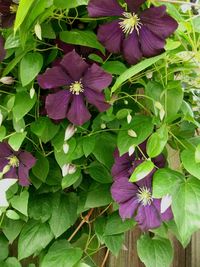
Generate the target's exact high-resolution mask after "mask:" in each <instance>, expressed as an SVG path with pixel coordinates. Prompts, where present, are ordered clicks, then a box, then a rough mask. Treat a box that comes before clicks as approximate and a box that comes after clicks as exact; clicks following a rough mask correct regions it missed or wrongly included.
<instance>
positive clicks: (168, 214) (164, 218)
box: [153, 199, 173, 221]
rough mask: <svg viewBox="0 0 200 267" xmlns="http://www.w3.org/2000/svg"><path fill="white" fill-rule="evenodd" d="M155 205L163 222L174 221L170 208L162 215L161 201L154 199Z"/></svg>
mask: <svg viewBox="0 0 200 267" xmlns="http://www.w3.org/2000/svg"><path fill="white" fill-rule="evenodd" d="M153 203H154V206H155V207H156V209H157V210H158V212H160V216H161V219H162V221H170V220H172V219H173V213H172V210H171V207H169V208H168V209H167V210H166V211H165V212H163V213H161V199H154V201H153Z"/></svg>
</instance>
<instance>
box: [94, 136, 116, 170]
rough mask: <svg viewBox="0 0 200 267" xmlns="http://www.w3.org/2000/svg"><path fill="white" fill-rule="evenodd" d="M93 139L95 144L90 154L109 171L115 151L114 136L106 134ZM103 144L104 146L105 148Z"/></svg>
mask: <svg viewBox="0 0 200 267" xmlns="http://www.w3.org/2000/svg"><path fill="white" fill-rule="evenodd" d="M95 137H96V143H95V147H94V150H93V152H92V153H93V154H94V156H95V158H96V159H97V160H98V161H99V162H101V163H103V164H104V165H105V166H106V167H108V169H110V168H111V167H112V165H113V163H114V159H113V153H114V150H115V149H116V139H115V136H113V135H111V134H108V133H102V134H99V135H96V136H95ZM104 144H106V146H105V145H104Z"/></svg>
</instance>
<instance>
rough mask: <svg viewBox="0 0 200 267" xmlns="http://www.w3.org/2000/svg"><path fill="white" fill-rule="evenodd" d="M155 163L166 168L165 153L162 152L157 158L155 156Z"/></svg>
mask: <svg viewBox="0 0 200 267" xmlns="http://www.w3.org/2000/svg"><path fill="white" fill-rule="evenodd" d="M153 163H154V164H155V165H156V166H157V167H158V168H164V167H165V164H166V160H165V157H164V155H163V154H160V155H159V156H157V157H156V158H153Z"/></svg>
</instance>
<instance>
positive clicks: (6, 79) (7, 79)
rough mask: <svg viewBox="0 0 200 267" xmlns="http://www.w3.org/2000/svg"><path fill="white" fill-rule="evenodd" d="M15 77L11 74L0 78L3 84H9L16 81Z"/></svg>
mask: <svg viewBox="0 0 200 267" xmlns="http://www.w3.org/2000/svg"><path fill="white" fill-rule="evenodd" d="M14 81H15V80H14V78H13V77H11V76H5V77H2V78H1V79H0V82H1V83H3V84H7V85H10V84H13V83H14Z"/></svg>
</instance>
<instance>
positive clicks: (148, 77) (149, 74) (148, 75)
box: [146, 71, 153, 79]
mask: <svg viewBox="0 0 200 267" xmlns="http://www.w3.org/2000/svg"><path fill="white" fill-rule="evenodd" d="M146 77H147V79H151V78H152V77H153V72H152V71H148V72H147V73H146Z"/></svg>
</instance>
